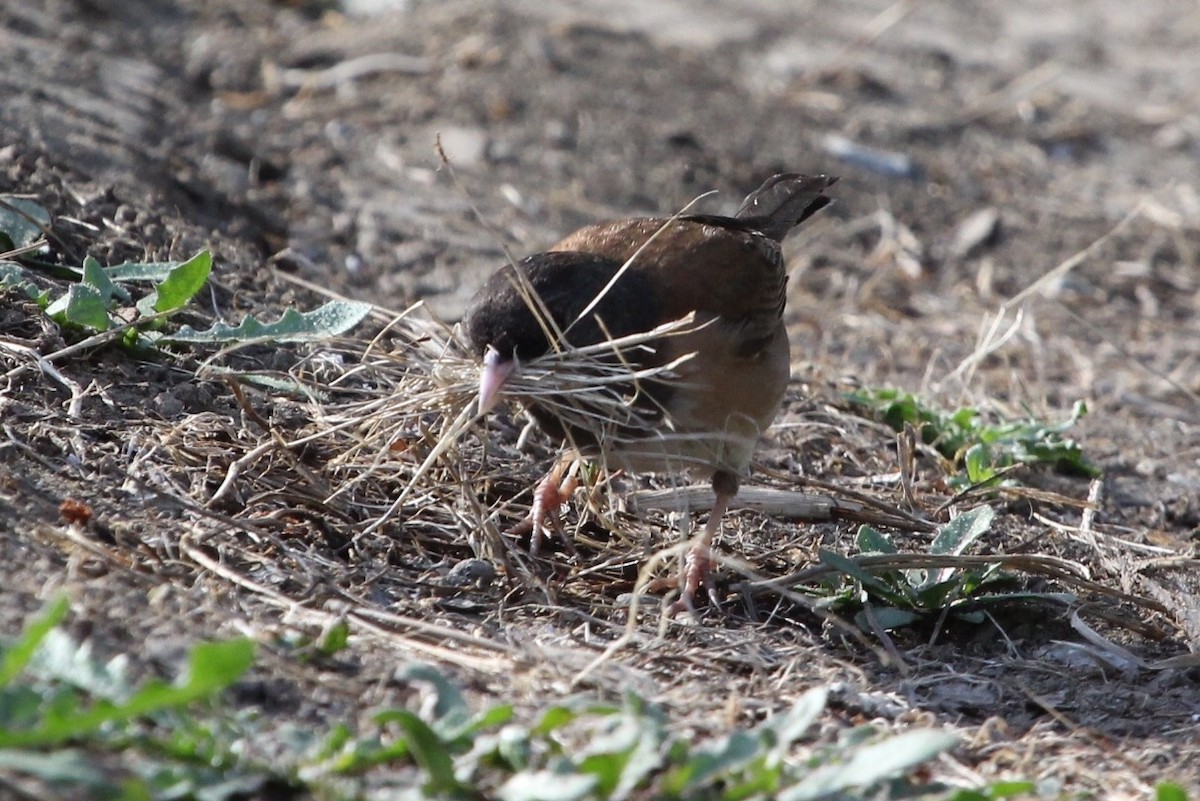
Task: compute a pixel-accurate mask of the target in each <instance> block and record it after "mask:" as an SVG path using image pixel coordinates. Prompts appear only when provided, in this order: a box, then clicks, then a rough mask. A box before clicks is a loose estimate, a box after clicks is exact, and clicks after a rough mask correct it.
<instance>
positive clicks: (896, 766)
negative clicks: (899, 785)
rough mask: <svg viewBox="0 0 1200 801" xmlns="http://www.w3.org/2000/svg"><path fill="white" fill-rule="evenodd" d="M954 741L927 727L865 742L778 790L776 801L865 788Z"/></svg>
mask: <svg viewBox="0 0 1200 801" xmlns="http://www.w3.org/2000/svg"><path fill="white" fill-rule="evenodd" d="M957 744H958V738H957V737H955V736H954V735H953V734H949V733H947V732H943V731H936V730H931V729H922V730H917V731H909V732H904V733H903V734H897V735H896V736H894V737H889V738H888V739H886V740H883V741H882V742H878V743H873V744H871V745H866V746H863V747H861V748H859V749H858V750H856V751H855V752H854V755H853V756H852V757H850V759H848V760H847V761H845V762H841V763H836V764H826V765H822V766H821V767H819V768H817V769H816V770H814V771H813V772H812V773H810V774H809V775H808V776H806V777H805V778H804V779H803V780H802V781H800V782H799V783H798V784H795V785H793V786H791V787H789V788H787V789H786V790H783V791H782V792H780V793H779V795H778V799H779V801H810V800H811V799H818V798H822V797H824V796H828V795H832V794H833V793H838V792H841V791H842V790H846V789H848V788H850V787H862V788H868V787H871V786H873V785H875V784H877V783H878V782H881V781H883V780H885V779H891V778H894V777H896V776H899V775H901V774H903V773H904V772H906V771H908V770H911V769H912V768H914V767H916V766H917V765H920V764H921V763H922V762H927V761H928V760H930V759H932V758H933V757H935V756H937V755H938V754H940V753H941V752H943V751H945V750H947V749H949V748H953V747H954V746H955V745H957Z"/></svg>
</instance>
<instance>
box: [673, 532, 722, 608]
mask: <svg viewBox="0 0 1200 801" xmlns="http://www.w3.org/2000/svg"><path fill="white" fill-rule="evenodd" d="M716 569H717V561H716V560H715V559H713V556H712V549H711V547H710V546H709V545H708V544H707V543H705V542H703V541H702V542H697V543H696V544H695V545H693V546H692V548H691V550H689V551H688V555H687V557H686V558H685V560H684V563H683V576H682V582H681V583H682V586H681V587H680V588H679V598H678V599H677V600H676V601H675V603H673V604H671V605H670V606H669V607H667V617H674V616H675V615H678V614H679V613H680V612H695V611H696V592H697V590H699V589H700V587H701V585H703V587H704V589H705V591H706V592H707V593H708V600H709V602H711V603H712V605H713V606H714V607H716V608H717V609H720V608H721V599H720V598H719V597H718V595H717V582H716V580H715V579H714V578H713V576H714V574H715V571H716Z"/></svg>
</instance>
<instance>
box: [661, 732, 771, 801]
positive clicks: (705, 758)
mask: <svg viewBox="0 0 1200 801" xmlns="http://www.w3.org/2000/svg"><path fill="white" fill-rule="evenodd" d="M761 746H762V743H761V742H760V741H759V738H758V737H755V736H754V735H752V734H749V733H748V732H734V733H733V734H731V735H729V736H728V737H725V738H723V739H721V740H718V741H716V742H714V743H708V744H705V745H703V746H701V747H699V748H697V749H696V751H695V752H694V753H693V754H692V755H691V756H690V757H689V758H688V760H687V762H686V763H685V764H684V765H683V766H682V767H680V768H678V769H677V770H676V771H674V772H673V775H671V776H670V777H668V780H667V782H666V783H665V784H666V787H667V788H668V790H670V791H673V794H678V795H682V796H684V797H687V796H689V795H690V794H692V793H695V792H697V791H698V790H700V789H701V788H703V787H705V786H707V785H708V784H710V783H711V782H713V781H715V780H716V779H717V778H719V777H720V776H722V775H724V774H727V773H731V772H733V771H735V770H738V769H740V768H742V767H744V766H745V765H747V764H748V763H749V762H751V761H752V760H753V759H754V758H755V757H757V756H759V754H760V752H761Z"/></svg>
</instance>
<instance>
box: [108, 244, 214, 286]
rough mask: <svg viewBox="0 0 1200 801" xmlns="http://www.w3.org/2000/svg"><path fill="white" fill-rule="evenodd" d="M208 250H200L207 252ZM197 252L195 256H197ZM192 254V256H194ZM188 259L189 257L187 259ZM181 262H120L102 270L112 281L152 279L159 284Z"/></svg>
mask: <svg viewBox="0 0 1200 801" xmlns="http://www.w3.org/2000/svg"><path fill="white" fill-rule="evenodd" d="M207 252H208V251H200V253H207ZM200 253H197V254H196V256H199V255H200ZM196 256H193V257H192V258H193V259H194V258H196ZM189 261H190V259H189ZM180 264H183V262H181V261H143V262H130V261H127V262H122V263H121V264H114V265H112V266H109V267H105V268H104V271H105V272H106V273H108V277H109V278H111V279H112V280H113V281H116V282H120V283H127V282H130V281H153V282H154V283H156V284H161V283H162V282H163V281H165V280H167V277H168V276H169V275H170V274H171V271H172V270H174V269H175V268H176V267H178V266H179V265H180Z"/></svg>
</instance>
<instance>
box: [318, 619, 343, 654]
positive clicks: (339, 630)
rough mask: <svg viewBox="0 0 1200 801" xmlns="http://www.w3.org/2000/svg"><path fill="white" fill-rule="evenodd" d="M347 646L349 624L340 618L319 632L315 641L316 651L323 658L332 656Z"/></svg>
mask: <svg viewBox="0 0 1200 801" xmlns="http://www.w3.org/2000/svg"><path fill="white" fill-rule="evenodd" d="M349 644H350V624H349V623H347V622H346V620H345V618H342V619H340V620H338V621H336V622H335V623H334V624H333V625H332V626H330V627H329V628H327V629H325V631H323V632H321V636H320V637H319V638H318V639H317V651H319V652H320V653H321V654H323V655H325V656H333V655H334V654H336V653H337V652H338V651H343V650H345V649H346V646H347V645H349Z"/></svg>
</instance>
